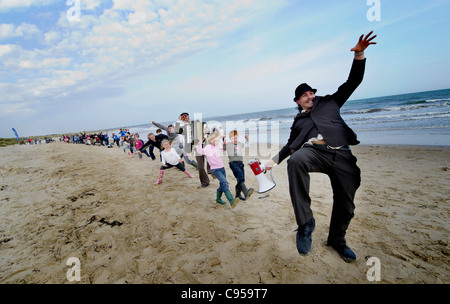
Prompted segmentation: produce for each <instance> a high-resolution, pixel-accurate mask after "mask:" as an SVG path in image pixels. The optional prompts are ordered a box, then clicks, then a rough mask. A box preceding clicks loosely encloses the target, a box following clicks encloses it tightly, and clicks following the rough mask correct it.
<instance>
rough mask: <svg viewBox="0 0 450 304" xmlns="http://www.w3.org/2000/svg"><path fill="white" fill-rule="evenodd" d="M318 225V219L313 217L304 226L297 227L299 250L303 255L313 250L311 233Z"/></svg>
mask: <svg viewBox="0 0 450 304" xmlns="http://www.w3.org/2000/svg"><path fill="white" fill-rule="evenodd" d="M315 227H316V221H315V220H314V218H312V219H311V220H310V221H309V222H307V223H306V224H305V225H303V226H301V227H300V226H299V227H298V229H297V250H298V253H300V254H301V255H307V254H308V253H309V252H310V251H311V243H312V238H311V234H312V232H313V231H314V228H315Z"/></svg>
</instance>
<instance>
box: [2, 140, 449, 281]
mask: <svg viewBox="0 0 450 304" xmlns="http://www.w3.org/2000/svg"><path fill="white" fill-rule="evenodd" d="M353 151H354V154H355V156H357V158H358V165H359V166H360V168H361V170H362V184H361V187H360V189H359V190H358V192H357V196H356V201H355V203H356V210H355V217H354V219H353V221H352V223H351V225H350V228H349V230H348V233H347V243H348V245H349V246H350V247H351V248H352V249H354V251H355V253H356V254H357V257H358V259H357V261H356V262H355V263H352V264H348V263H345V262H344V261H343V260H342V259H341V258H340V257H339V256H338V254H337V253H336V252H335V251H334V250H332V249H331V248H330V247H328V246H326V238H327V233H328V224H329V220H330V214H331V201H332V193H331V187H330V183H329V180H328V177H327V176H326V175H323V174H319V173H314V174H311V177H312V178H311V197H312V209H313V212H314V216H315V218H316V230H315V231H314V233H313V250H312V253H311V254H310V255H309V256H306V257H304V256H300V255H299V254H298V253H297V250H296V247H295V231H294V230H295V229H296V228H297V227H296V224H295V219H294V214H293V210H292V206H291V202H290V198H289V193H288V183H287V175H286V162H283V163H282V164H281V165H280V166H278V167H275V168H274V170H273V175H274V178H275V181H276V182H277V186H276V187H275V188H274V189H273V190H272V191H271V192H270V196H269V197H267V198H265V199H258V196H259V195H258V194H257V193H255V194H254V195H253V196H252V197H251V198H250V200H248V201H247V202H240V203H239V204H238V206H237V207H236V208H235V209H231V208H230V206H229V205H227V206H221V205H218V204H216V203H215V202H214V200H215V192H216V189H217V187H218V181H217V180H212V182H211V185H210V186H209V187H207V188H201V187H200V182H199V179H198V173H197V172H196V171H195V170H192V169H193V168H192V167H190V166H188V169H190V171H191V172H192V173H193V174H194V175H196V178H194V179H190V178H188V177H187V176H185V175H184V174H182V173H181V172H179V171H177V170H176V169H171V170H168V171H166V174H165V177H164V181H163V183H162V184H160V185H153V183H154V182H155V181H156V179H157V175H158V168H159V166H160V163H159V162H158V161H151V160H150V158H147V157H146V156H144V158H143V159H139V158H137V157H135V158H129V157H128V156H126V155H124V153H123V151H122V149H119V148H117V147H115V148H112V149H107V148H105V147H89V146H85V145H73V144H64V143H52V144H42V145H37V146H18V145H16V146H11V147H6V148H0V178H1V179H0V283H71V282H69V281H68V280H67V277H66V273H67V271H68V270H69V266H67V265H66V262H67V260H68V259H69V258H70V257H77V258H78V259H79V260H80V263H81V281H80V283H169V284H170V283H177V284H178V283H218V284H221V283H276V284H278V283H282V284H291V283H295V284H297V283H325V284H327V283H370V284H375V283H377V282H370V281H369V280H368V278H367V273H368V271H369V269H371V267H372V265H367V262H366V260H367V259H368V258H369V257H376V258H378V259H379V261H380V263H381V273H380V277H381V281H380V282H379V283H448V282H449V280H450V263H449V260H450V248H449V245H448V243H449V240H450V238H449V236H450V234H449V233H450V224H449V212H450V205H449V197H450V195H449V194H450V179H449V174H450V172H449V170H450V162H449V161H450V147H407V146H357V147H354V148H353ZM247 160H248V159H247ZM226 170H227V177H228V181H229V182H230V185H231V188H234V185H235V179H234V177H233V176H232V174H231V171H230V169H229V168H228V166H226ZM245 170H246V179H247V185H248V186H252V187H255V188H257V182H256V178H255V177H254V175H253V174H252V172H251V170H250V168H249V166H246V169H245Z"/></svg>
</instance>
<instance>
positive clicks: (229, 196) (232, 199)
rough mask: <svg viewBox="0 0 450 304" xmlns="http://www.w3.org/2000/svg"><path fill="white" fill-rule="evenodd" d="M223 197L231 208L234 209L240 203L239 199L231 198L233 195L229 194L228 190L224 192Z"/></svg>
mask: <svg viewBox="0 0 450 304" xmlns="http://www.w3.org/2000/svg"><path fill="white" fill-rule="evenodd" d="M225 196H226V197H227V200H228V201H229V202H230V205H231V208H235V207H236V205H237V204H238V203H239V201H240V199H239V197H236V198H234V197H233V194H231V192H230V190H227V191H225Z"/></svg>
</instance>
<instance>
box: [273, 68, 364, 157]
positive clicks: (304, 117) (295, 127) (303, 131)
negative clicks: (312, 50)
mask: <svg viewBox="0 0 450 304" xmlns="http://www.w3.org/2000/svg"><path fill="white" fill-rule="evenodd" d="M365 64H366V59H364V60H353V64H352V68H351V70H350V75H349V77H348V79H347V81H346V82H345V83H344V84H342V85H341V86H340V87H339V88H338V90H337V91H336V93H334V94H332V95H326V96H322V97H321V96H316V98H315V99H314V105H313V108H312V109H311V112H310V113H308V114H307V113H299V114H297V116H296V117H295V119H294V123H293V124H292V127H291V133H290V136H289V140H288V142H287V144H286V145H285V146H284V147H283V148H282V149H281V151H280V152H279V153H278V154H277V155H276V156H275V157H273V158H272V159H273V160H274V161H275V163H277V164H279V163H281V162H282V161H283V160H284V159H285V158H286V157H288V156H289V155H291V154H292V153H294V152H295V151H297V150H298V149H300V148H301V147H302V145H303V144H304V143H305V142H306V141H308V140H309V138H306V136H307V134H308V133H309V132H310V131H311V129H312V128H314V126H315V127H317V129H318V130H319V133H320V134H322V136H323V138H324V140H325V141H326V142H327V144H328V145H330V146H332V147H339V146H346V145H357V144H359V141H358V140H357V138H356V134H355V132H353V130H352V129H351V128H350V127H349V126H348V125H347V124H346V123H345V121H344V120H343V119H342V117H341V114H340V108H341V107H342V106H343V105H344V103H345V102H346V101H347V100H348V98H349V97H350V95H351V94H352V93H353V92H354V91H355V90H356V88H357V87H358V86H359V84H360V83H361V82H362V80H363V77H364V70H365ZM300 110H301V109H300Z"/></svg>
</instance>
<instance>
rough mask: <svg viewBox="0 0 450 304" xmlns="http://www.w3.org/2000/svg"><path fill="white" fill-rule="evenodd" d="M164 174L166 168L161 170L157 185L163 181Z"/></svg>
mask: <svg viewBox="0 0 450 304" xmlns="http://www.w3.org/2000/svg"><path fill="white" fill-rule="evenodd" d="M163 175H164V170H159V178H158V180H157V181H156V183H155V185H158V184H161V183H162V179H163Z"/></svg>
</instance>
